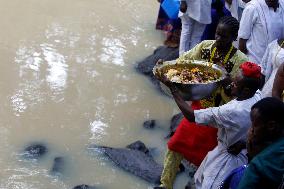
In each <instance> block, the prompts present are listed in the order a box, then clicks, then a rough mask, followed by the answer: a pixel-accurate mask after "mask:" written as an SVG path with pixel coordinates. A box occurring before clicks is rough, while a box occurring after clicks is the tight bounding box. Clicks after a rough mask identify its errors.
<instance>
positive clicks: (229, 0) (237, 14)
mask: <svg viewBox="0 0 284 189" xmlns="http://www.w3.org/2000/svg"><path fill="white" fill-rule="evenodd" d="M249 1H250V0H225V7H226V8H227V9H228V10H229V11H230V12H231V15H232V17H234V18H236V19H237V20H239V21H240V20H241V17H242V13H243V10H244V9H245V6H246V3H248V2H249Z"/></svg>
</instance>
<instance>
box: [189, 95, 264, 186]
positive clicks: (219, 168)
mask: <svg viewBox="0 0 284 189" xmlns="http://www.w3.org/2000/svg"><path fill="white" fill-rule="evenodd" d="M261 98H262V96H261V92H260V91H257V92H256V93H255V95H254V96H253V97H252V98H250V99H247V100H243V101H237V100H232V101H230V102H228V103H227V104H225V105H223V106H220V107H214V108H207V109H203V110H197V111H194V115H195V122H196V123H200V124H206V125H212V126H215V127H217V128H218V138H217V139H218V145H217V146H216V147H215V149H214V150H212V151H211V152H209V153H208V154H207V156H206V157H205V159H204V160H203V162H202V163H201V165H200V167H199V168H198V170H197V172H196V173H195V175H194V180H195V185H196V189H216V188H218V186H219V185H220V183H221V182H222V181H223V180H224V179H225V177H226V176H227V175H229V174H230V172H231V171H232V170H233V169H235V168H237V167H239V166H242V165H244V164H246V163H247V156H246V150H243V151H242V152H241V153H240V154H239V155H237V156H235V155H232V154H230V153H228V152H227V148H228V147H230V146H232V145H233V144H235V143H236V142H238V141H246V139H247V132H248V129H249V128H250V126H251V120H250V111H251V107H252V106H253V105H254V104H255V103H256V102H257V101H259V100H261ZM200 142H202V141H200Z"/></svg>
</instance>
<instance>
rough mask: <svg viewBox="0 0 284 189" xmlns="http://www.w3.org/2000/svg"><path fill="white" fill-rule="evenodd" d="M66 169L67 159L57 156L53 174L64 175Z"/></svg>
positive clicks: (52, 170)
mask: <svg viewBox="0 0 284 189" xmlns="http://www.w3.org/2000/svg"><path fill="white" fill-rule="evenodd" d="M64 169H65V160H64V158H63V157H56V158H54V161H53V166H52V169H51V174H53V175H62V174H63V172H64Z"/></svg>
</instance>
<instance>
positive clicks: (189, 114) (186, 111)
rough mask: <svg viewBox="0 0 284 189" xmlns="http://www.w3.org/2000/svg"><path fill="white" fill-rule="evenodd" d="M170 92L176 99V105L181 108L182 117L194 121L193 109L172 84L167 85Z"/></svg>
mask: <svg viewBox="0 0 284 189" xmlns="http://www.w3.org/2000/svg"><path fill="white" fill-rule="evenodd" d="M169 88H170V90H171V93H172V95H173V98H174V99H175V101H176V104H177V105H178V107H179V109H180V110H181V112H182V114H183V115H184V117H185V118H186V119H187V120H188V121H191V122H194V121H195V116H194V111H193V110H192V108H191V106H189V105H188V104H187V103H186V102H185V101H184V100H183V98H182V96H181V95H180V93H179V92H178V89H177V88H176V87H175V86H174V85H170V86H169Z"/></svg>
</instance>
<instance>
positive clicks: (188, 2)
mask: <svg viewBox="0 0 284 189" xmlns="http://www.w3.org/2000/svg"><path fill="white" fill-rule="evenodd" d="M180 1H181V2H180V13H179V16H180V19H181V23H182V30H181V37H180V45H179V54H180V55H182V54H183V53H184V52H186V51H188V50H190V49H192V48H193V47H194V46H195V45H197V44H198V43H199V42H200V41H201V37H202V34H203V32H204V30H205V27H206V25H207V24H210V23H211V21H212V20H211V4H212V0H180Z"/></svg>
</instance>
